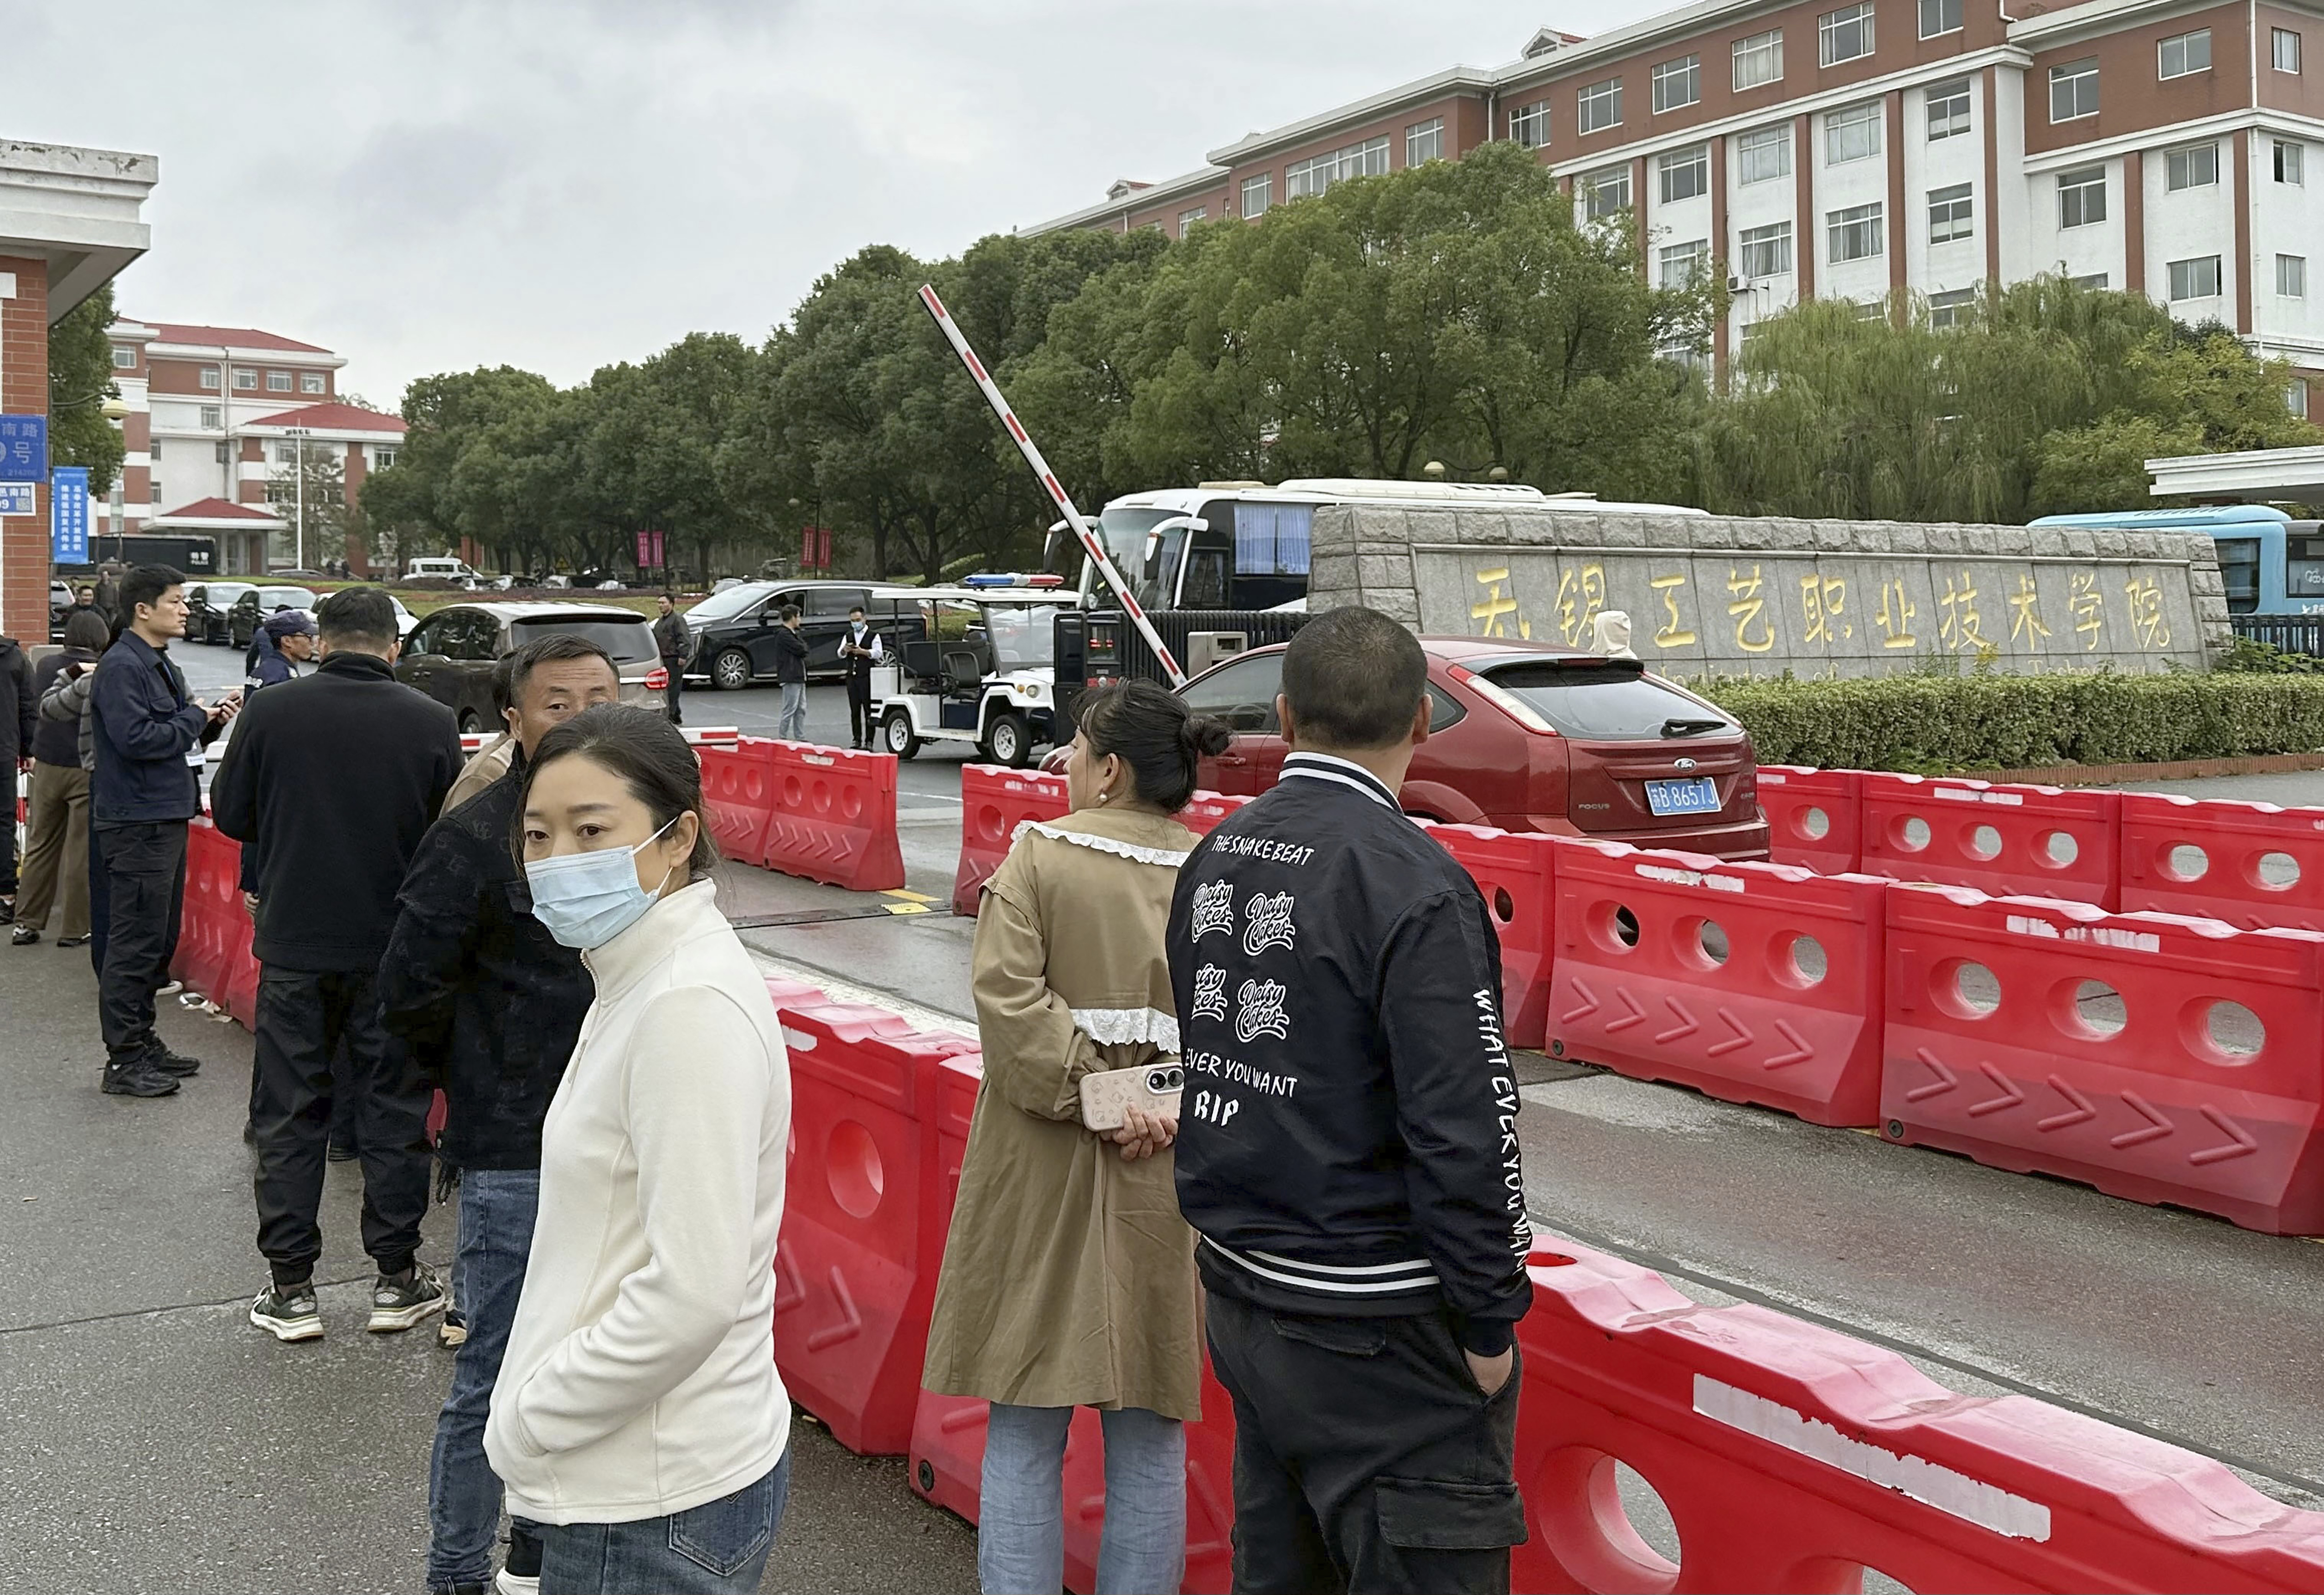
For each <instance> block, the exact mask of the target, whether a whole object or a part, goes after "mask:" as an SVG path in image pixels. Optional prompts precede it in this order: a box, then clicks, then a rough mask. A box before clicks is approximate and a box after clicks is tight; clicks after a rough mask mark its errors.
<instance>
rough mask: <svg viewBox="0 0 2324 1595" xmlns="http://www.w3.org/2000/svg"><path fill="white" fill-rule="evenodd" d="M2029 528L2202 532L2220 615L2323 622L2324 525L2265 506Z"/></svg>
mask: <svg viewBox="0 0 2324 1595" xmlns="http://www.w3.org/2000/svg"><path fill="white" fill-rule="evenodd" d="M2033 525H2035V526H2067V527H2088V528H2090V529H2092V530H2116V531H2208V532H2209V533H2210V534H2211V540H2212V541H2213V542H2214V543H2215V544H2217V545H2218V554H2219V576H2220V577H2221V579H2222V580H2223V581H2224V582H2225V583H2226V584H2227V613H2228V614H2229V615H2230V616H2242V615H2259V616H2268V615H2310V614H2313V615H2324V521H2294V520H2293V519H2292V517H2291V516H2289V515H2287V514H2285V513H2284V512H2282V510H2275V509H2270V508H2269V507H2268V506H2267V505H2265V504H2210V505H2206V506H2203V507H2201V508H2199V509H2192V510H2124V511H2119V512H2115V513H2112V514H2096V515H2043V516H2042V517H2041V518H2040V519H2038V520H2036V521H2033Z"/></svg>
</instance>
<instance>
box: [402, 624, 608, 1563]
mask: <svg viewBox="0 0 2324 1595" xmlns="http://www.w3.org/2000/svg"><path fill="white" fill-rule="evenodd" d="M500 668H501V670H502V671H503V672H505V675H504V678H503V680H504V683H505V686H504V696H505V700H506V701H505V706H504V707H503V710H502V718H503V720H504V721H505V722H506V723H507V724H508V727H509V731H510V733H511V734H512V736H513V737H514V739H515V744H516V751H515V754H514V757H513V758H512V761H511V763H510V766H509V770H508V773H507V774H505V775H503V776H502V777H501V779H499V780H497V781H494V782H493V783H492V784H491V785H490V786H488V787H486V788H484V790H483V791H481V792H479V793H477V794H476V795H475V797H474V798H469V799H468V801H467V802H466V803H464V804H462V805H461V806H460V807H457V808H455V809H453V810H452V811H451V812H450V813H448V814H447V815H445V816H444V817H443V818H442V819H439V820H438V821H437V822H436V824H435V825H433V826H431V827H429V832H428V835H427V838H426V840H424V841H423V842H421V843H420V852H419V854H418V856H416V857H415V858H413V860H412V861H411V869H410V872H409V873H407V874H406V875H405V876H404V878H403V889H402V890H401V892H399V893H398V894H397V897H396V902H397V914H396V921H395V931H394V934H393V935H392V936H391V937H390V938H389V940H388V944H387V954H386V955H385V956H384V957H383V958H382V959H381V960H380V964H379V994H380V1007H381V1016H382V1018H383V1019H384V1020H385V1022H386V1024H387V1028H389V1029H390V1030H392V1031H395V1032H396V1033H398V1034H399V1035H401V1036H402V1037H404V1038H405V1039H406V1040H407V1041H408V1042H409V1043H410V1045H411V1046H413V1047H414V1048H415V1049H416V1050H418V1051H419V1052H420V1054H421V1056H425V1057H427V1058H429V1059H430V1060H431V1061H432V1062H434V1064H435V1065H436V1067H437V1069H438V1072H439V1073H440V1074H441V1077H442V1079H441V1083H442V1084H443V1087H444V1095H445V1098H446V1101H447V1107H448V1112H447V1115H446V1118H445V1120H444V1133H443V1136H442V1138H441V1139H439V1140H438V1142H437V1146H436V1156H437V1157H438V1160H439V1161H440V1162H441V1163H442V1164H443V1165H444V1166H445V1167H446V1168H447V1169H457V1170H458V1172H459V1179H460V1239H459V1249H458V1251H457V1255H456V1258H455V1260H454V1264H453V1280H454V1284H455V1286H456V1287H457V1289H456V1294H457V1295H458V1297H459V1306H460V1307H461V1309H462V1310H463V1311H464V1312H465V1313H466V1319H467V1322H466V1338H465V1340H463V1341H462V1342H461V1344H460V1355H459V1361H458V1363H457V1366H456V1367H455V1368H454V1369H453V1373H452V1390H451V1394H450V1396H449V1397H447V1399H446V1401H445V1403H444V1410H443V1412H442V1414H441V1415H439V1416H438V1418H437V1420H436V1450H435V1454H434V1457H433V1459H432V1461H431V1464H430V1466H429V1475H428V1517H429V1548H428V1587H429V1589H430V1590H467V1589H483V1588H485V1587H488V1586H489V1585H491V1583H492V1581H493V1564H492V1553H493V1539H494V1537H495V1536H496V1535H497V1534H498V1533H499V1530H500V1520H501V1481H500V1480H499V1479H498V1478H497V1477H495V1476H494V1475H493V1469H492V1464H491V1463H490V1462H489V1461H486V1460H485V1458H484V1419H485V1416H486V1415H487V1414H488V1413H489V1411H490V1410H491V1406H492V1398H493V1382H494V1381H495V1380H496V1379H497V1378H499V1376H500V1368H501V1356H502V1353H503V1351H505V1350H506V1349H507V1346H508V1336H509V1330H510V1328H511V1326H512V1325H513V1324H514V1323H515V1322H516V1304H517V1297H518V1295H519V1294H520V1293H521V1291H522V1290H523V1288H524V1269H525V1261H526V1258H528V1256H529V1255H530V1252H531V1249H532V1230H533V1221H534V1218H535V1215H536V1213H537V1211H538V1209H539V1201H540V1129H541V1121H542V1120H544V1119H546V1118H547V1117H548V1114H549V1099H550V1098H551V1097H554V1096H555V1095H556V1094H557V1083H558V1081H559V1080H562V1079H563V1078H564V1077H565V1065H566V1061H567V1059H569V1058H570V1057H571V1056H573V1044H574V1043H575V1042H576V1041H577V1040H578V1039H579V1038H580V1036H581V1021H582V1019H584V1018H585V1017H586V1015H587V1014H588V1011H589V1005H590V1003H591V1002H593V1001H595V1000H596V995H597V988H596V982H594V981H592V980H591V979H590V978H589V972H588V970H587V969H586V968H585V967H583V965H582V963H581V954H578V953H576V952H575V951H574V950H573V949H572V948H570V947H567V946H564V945H560V944H559V943H558V940H557V938H556V937H555V936H550V935H549V929H548V927H546V926H544V925H542V924H541V922H540V921H539V919H537V918H535V917H533V914H532V897H531V894H530V892H529V891H528V890H526V887H525V875H524V869H523V866H521V864H519V863H518V862H517V859H516V853H515V851H514V849H512V847H511V846H510V845H509V837H510V835H511V834H512V831H513V830H514V828H515V825H516V820H517V815H518V801H519V798H521V796H522V788H523V786H524V761H525V759H526V756H527V755H528V754H529V753H530V751H532V749H533V748H534V747H535V746H536V745H537V744H538V743H539V741H540V739H541V738H542V737H544V736H546V735H548V734H549V732H550V731H551V730H552V729H553V728H555V727H557V726H559V725H562V724H565V722H567V720H570V719H572V718H573V716H575V715H578V714H579V713H581V711H582V710H584V709H588V708H594V707H595V706H596V705H599V704H612V703H619V702H620V701H621V696H622V680H621V676H620V674H619V672H618V671H617V670H616V669H615V668H614V665H613V659H612V658H611V657H610V656H609V655H607V653H606V652H605V650H604V649H602V648H600V647H598V646H597V644H595V642H592V641H589V640H588V639H587V638H586V637H584V636H582V635H580V634H579V633H578V632H550V633H549V635H548V636H546V637H543V638H541V639H540V640H539V641H536V642H528V643H526V644H525V645H524V646H523V647H522V648H520V649H518V650H516V651H515V652H514V653H512V654H510V655H509V656H508V657H507V658H506V659H503V660H502V661H501V665H500ZM501 685H502V683H500V682H496V683H495V686H496V687H498V686H501ZM496 696H502V694H496ZM532 1528H533V1526H532V1525H530V1524H527V1523H522V1522H518V1523H513V1524H512V1525H511V1526H510V1532H509V1556H508V1566H507V1570H506V1571H507V1572H509V1573H510V1574H511V1575H512V1577H515V1578H522V1577H525V1576H528V1575H530V1576H535V1577H537V1576H538V1575H539V1571H540V1541H539V1536H538V1535H535V1534H534V1533H533V1532H532ZM503 1587H506V1586H505V1585H504V1586H503Z"/></svg>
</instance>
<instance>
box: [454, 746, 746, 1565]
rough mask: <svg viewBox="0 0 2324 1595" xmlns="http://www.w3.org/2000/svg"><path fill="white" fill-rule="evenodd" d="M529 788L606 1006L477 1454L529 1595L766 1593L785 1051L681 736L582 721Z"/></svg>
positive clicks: (589, 1045) (581, 1069) (545, 856)
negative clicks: (493, 1476) (499, 1499)
mask: <svg viewBox="0 0 2324 1595" xmlns="http://www.w3.org/2000/svg"><path fill="white" fill-rule="evenodd" d="M524 779H525V794H524V798H523V802H522V806H521V807H522V818H521V821H520V822H519V824H520V826H521V838H520V842H521V848H522V851H523V854H524V860H525V874H526V878H527V884H528V886H529V887H530V891H531V894H532V908H533V912H534V913H535V914H536V915H537V916H539V918H540V920H541V922H542V923H543V924H544V925H546V926H548V927H549V932H550V934H551V935H553V936H556V937H557V939H558V940H559V941H560V942H563V943H565V944H566V945H567V946H574V947H579V948H582V949H584V950H585V951H584V962H585V963H586V964H587V965H588V967H589V970H590V973H591V974H592V975H594V976H595V980H596V982H597V1000H596V1001H595V1003H594V1004H592V1005H591V1007H590V1010H589V1013H588V1017H587V1019H586V1020H584V1021H583V1024H582V1027H581V1039H580V1042H579V1044H578V1045H577V1046H576V1047H575V1048H574V1053H573V1061H572V1062H571V1063H570V1064H569V1065H567V1067H566V1071H565V1078H564V1081H563V1083H561V1084H559V1085H558V1090H557V1095H556V1097H555V1099H554V1100H553V1101H552V1102H550V1104H549V1118H548V1120H547V1123H546V1126H545V1127H544V1129H543V1133H542V1139H541V1161H540V1218H539V1225H538V1227H537V1228H536V1229H535V1230H534V1231H533V1238H532V1255H531V1259H530V1263H529V1264H528V1265H527V1268H526V1270H525V1278H524V1293H523V1295H522V1296H521V1298H520V1299H519V1301H518V1304H517V1310H516V1323H515V1327H514V1328H513V1329H512V1331H511V1332H510V1336H509V1342H508V1351H507V1355H506V1357H505V1359H504V1360H503V1362H502V1364H501V1374H500V1381H499V1384H498V1385H497V1387H496V1388H494V1389H493V1408H492V1418H491V1421H490V1424H489V1425H488V1426H487V1428H486V1430H485V1434H484V1451H485V1453H486V1454H487V1455H488V1456H489V1457H490V1458H491V1459H492V1464H493V1471H495V1472H496V1473H498V1474H499V1475H500V1476H501V1479H502V1481H503V1483H505V1484H506V1485H507V1486H508V1509H509V1510H510V1511H511V1512H512V1513H513V1514H514V1515H515V1516H517V1517H523V1518H527V1519H530V1521H532V1522H534V1523H538V1524H539V1525H541V1526H542V1528H541V1541H542V1559H541V1572H540V1588H541V1590H542V1591H543V1595H627V1592H630V1591H641V1592H642V1591H652V1592H654V1595H691V1592H696V1591H700V1592H705V1595H724V1592H726V1591H733V1590H756V1589H757V1588H758V1587H759V1579H760V1575H761V1573H762V1572H764V1571H765V1568H766V1562H767V1552H768V1549H769V1547H770V1545H771V1544H773V1541H774V1535H775V1530H776V1526H777V1525H778V1524H779V1522H780V1521H781V1517H782V1510H783V1499H784V1493H785V1489H786V1487H787V1485H788V1480H789V1466H788V1463H789V1457H788V1451H787V1449H786V1442H787V1441H788V1437H789V1426H790V1402H789V1398H788V1396H787V1395H786V1394H785V1393H784V1390H783V1387H782V1381H781V1379H780V1378H778V1377H777V1375H776V1373H775V1361H774V1345H773V1322H774V1257H775V1235H776V1231H778V1230H779V1228H780V1227H781V1224H782V1211H783V1162H784V1148H785V1145H786V1143H787V1141H788V1139H789V1133H790V1066H789V1062H788V1058H787V1057H786V1056H784V1052H783V1037H782V1028H781V1027H780V1026H779V1024H778V1023H777V1022H776V1019H775V1010H774V1004H773V1002H772V1001H771V1000H770V999H769V997H768V995H767V988H766V982H765V980H764V979H763V977H761V974H760V973H759V972H758V970H757V968H756V967H755V966H754V965H753V964H752V961H751V957H750V954H747V953H746V952H744V951H743V948H742V943H741V942H740V941H739V940H737V939H736V937H735V935H734V932H733V929H732V928H731V927H729V926H728V925H727V923H726V920H725V917H724V915H722V914H721V913H720V912H719V910H718V902H717V898H716V889H715V887H714V886H713V885H712V883H711V881H710V880H708V878H707V877H708V874H709V870H710V866H711V865H712V864H714V863H715V862H716V860H717V853H716V851H715V849H714V848H713V847H712V845H711V843H710V838H709V834H708V833H709V827H708V825H707V824H706V822H705V819H704V817H703V809H702V778H701V770H700V767H699V765H698V763H697V762H696V758H695V755H694V751H693V750H692V749H691V748H689V747H687V744H686V740H685V738H684V737H683V736H682V735H681V734H680V733H679V732H678V729H677V728H676V727H674V726H672V725H671V724H669V722H668V721H666V720H664V719H663V718H662V717H661V716H660V715H656V714H653V713H651V712H650V711H648V710H644V709H634V708H624V707H622V706H620V705H604V706H602V707H599V708H595V709H591V710H588V711H586V713H584V714H582V715H578V716H576V718H574V719H573V720H571V721H568V722H567V724H564V725H561V726H559V727H558V728H557V729H556V730H554V731H552V732H550V733H549V735H547V736H546V737H544V738H542V739H541V742H540V746H539V749H538V750H537V751H535V753H534V754H533V758H532V762H531V764H530V766H529V767H528V769H527V770H526V772H525V777H524Z"/></svg>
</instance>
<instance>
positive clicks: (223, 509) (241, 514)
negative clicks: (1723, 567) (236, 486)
mask: <svg viewBox="0 0 2324 1595" xmlns="http://www.w3.org/2000/svg"><path fill="white" fill-rule="evenodd" d="M154 519H155V520H157V521H176V520H180V519H183V520H187V521H280V520H281V519H282V517H281V516H280V515H270V514H268V513H267V512H265V511H263V510H254V509H252V508H251V507H250V506H249V505H248V504H232V503H228V502H226V500H224V499H222V498H206V499H196V500H195V501H194V502H192V503H190V504H187V505H185V506H183V507H182V508H180V509H175V510H172V511H171V512H169V513H168V514H167V515H157V516H155V517H154Z"/></svg>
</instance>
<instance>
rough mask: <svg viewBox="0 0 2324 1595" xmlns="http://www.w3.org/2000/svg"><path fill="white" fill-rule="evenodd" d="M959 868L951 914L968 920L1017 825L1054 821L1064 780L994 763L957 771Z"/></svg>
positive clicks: (1062, 804)
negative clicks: (1009, 768) (966, 916)
mask: <svg viewBox="0 0 2324 1595" xmlns="http://www.w3.org/2000/svg"><path fill="white" fill-rule="evenodd" d="M960 806H961V814H960V868H959V870H958V871H955V872H954V875H953V879H952V911H953V912H954V913H955V914H966V915H969V916H971V917H973V916H974V915H975V913H976V905H977V900H978V899H979V898H981V897H982V895H983V892H984V883H985V882H986V881H988V880H991V879H992V871H995V870H997V869H999V868H1000V867H1001V860H1003V859H1005V858H1007V857H1008V856H1009V849H1010V844H1012V843H1013V842H1015V840H1016V837H1017V827H1018V826H1019V825H1023V824H1024V823H1025V822H1026V821H1027V820H1054V819H1058V818H1061V817H1063V816H1064V815H1065V777H1064V776H1062V775H1041V774H1038V773H1037V772H1036V771H1033V770H1008V769H1004V768H1002V767H1001V765H998V764H964V765H962V766H961V767H960Z"/></svg>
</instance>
